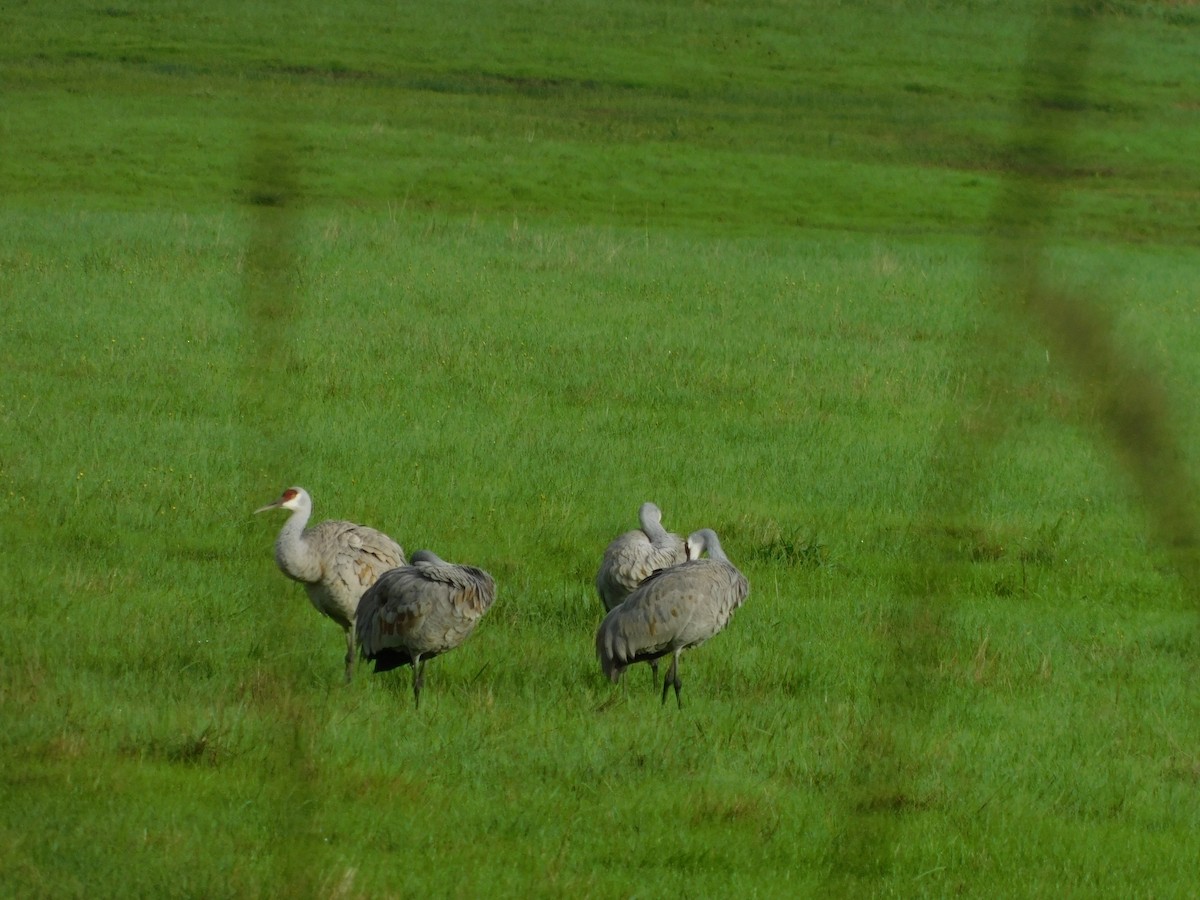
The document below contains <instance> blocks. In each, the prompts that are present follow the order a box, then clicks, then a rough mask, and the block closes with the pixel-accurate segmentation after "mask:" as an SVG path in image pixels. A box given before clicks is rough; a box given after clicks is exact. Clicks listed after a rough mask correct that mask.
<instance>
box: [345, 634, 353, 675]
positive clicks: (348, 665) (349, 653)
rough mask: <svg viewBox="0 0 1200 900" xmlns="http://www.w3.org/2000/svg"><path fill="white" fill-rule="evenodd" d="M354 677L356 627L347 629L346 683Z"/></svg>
mask: <svg viewBox="0 0 1200 900" xmlns="http://www.w3.org/2000/svg"><path fill="white" fill-rule="evenodd" d="M353 677H354V629H353V628H347V629H346V684H349V683H350V680H351V679H352V678H353Z"/></svg>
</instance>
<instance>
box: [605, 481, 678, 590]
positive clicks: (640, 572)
mask: <svg viewBox="0 0 1200 900" xmlns="http://www.w3.org/2000/svg"><path fill="white" fill-rule="evenodd" d="M638 521H639V523H640V524H641V526H642V527H641V529H640V530H638V529H635V530H633V531H626V532H625V533H624V534H620V535H617V536H616V537H615V538H613V540H612V543H610V544H609V545H608V547H607V548H605V550H604V558H603V559H602V560H601V561H600V569H599V571H597V572H596V591H597V592H598V593H599V594H600V600H601V601H602V602H603V603H604V609H605V610H606V611H607V610H610V609H612V608H613V607H614V606H616V605H617V604H619V603H620V602H621V601H622V600H624V599H625V598H626V597H628V596H629V595H630V593H632V592H633V589H634V588H636V587H637V586H638V585H639V584H641V583H642V582H643V581H645V580H646V579H647V578H649V577H650V576H651V575H652V574H654V572H655V570H657V569H666V568H669V567H671V566H676V565H679V563H681V562H683V561H684V560H685V559H687V554H686V551H685V549H684V544H683V538H681V537H680V536H679V535H677V534H672V533H671V532H669V531H667V529H665V528H663V525H662V510H661V509H659V508H658V507H657V506H655V505H654V504H653V503H643V504H642V506H641V509H639V510H638Z"/></svg>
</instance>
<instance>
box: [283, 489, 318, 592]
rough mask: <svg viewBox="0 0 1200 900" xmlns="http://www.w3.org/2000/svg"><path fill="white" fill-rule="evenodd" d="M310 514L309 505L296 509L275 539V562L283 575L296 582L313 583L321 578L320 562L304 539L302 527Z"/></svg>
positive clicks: (310, 507) (310, 508)
mask: <svg viewBox="0 0 1200 900" xmlns="http://www.w3.org/2000/svg"><path fill="white" fill-rule="evenodd" d="M311 514H312V506H311V505H309V504H304V505H302V506H300V507H298V508H297V509H296V511H295V512H293V513H292V514H291V515H290V516H289V517H288V520H287V521H286V522H284V523H283V528H281V529H280V530H279V537H278V538H276V539H275V562H276V563H277V564H278V565H279V568H280V569H281V570H282V571H283V574H284V575H287V576H288V577H289V578H294V579H295V580H296V581H304V582H313V581H317V580H318V579H319V578H320V577H321V560H320V559H319V558H318V556H317V554H316V552H315V551H314V550H313V548H312V547H310V546H309V544H308V541H307V540H305V537H304V526H305V525H307V524H308V517H309V516H310V515H311Z"/></svg>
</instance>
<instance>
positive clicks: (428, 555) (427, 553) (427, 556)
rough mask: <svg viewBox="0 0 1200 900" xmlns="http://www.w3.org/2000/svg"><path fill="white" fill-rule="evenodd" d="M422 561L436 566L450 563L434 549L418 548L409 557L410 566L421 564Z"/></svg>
mask: <svg viewBox="0 0 1200 900" xmlns="http://www.w3.org/2000/svg"><path fill="white" fill-rule="evenodd" d="M420 563H430V564H432V565H435V566H445V565H448V563H447V562H446V561H445V560H444V559H442V558H441V557H440V556H438V555H437V554H436V553H434V552H433V551H432V550H418V551H417V552H416V553H414V554H413V555H412V556H410V557H409V559H408V564H409V565H410V566H415V565H419V564H420Z"/></svg>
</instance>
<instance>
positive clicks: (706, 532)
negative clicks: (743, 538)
mask: <svg viewBox="0 0 1200 900" xmlns="http://www.w3.org/2000/svg"><path fill="white" fill-rule="evenodd" d="M692 542H698V543H699V544H700V547H701V549H702V550H706V551H708V558H709V559H716V560H720V561H721V562H729V557H728V556H726V555H725V551H724V549H722V547H721V541H720V540H719V539H718V538H717V533H716V532H715V531H713V530H712V529H711V528H701V529H700V530H699V531H697V532H695V533H694V534H693V535H692V536H691V537H689V538H688V543H692Z"/></svg>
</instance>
